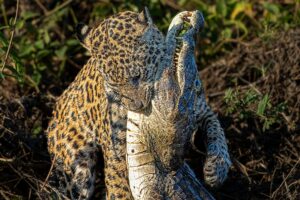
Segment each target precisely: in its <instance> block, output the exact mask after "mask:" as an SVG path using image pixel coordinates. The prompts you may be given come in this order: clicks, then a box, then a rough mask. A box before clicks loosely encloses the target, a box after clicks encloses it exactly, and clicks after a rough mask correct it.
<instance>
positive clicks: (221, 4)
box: [216, 0, 227, 17]
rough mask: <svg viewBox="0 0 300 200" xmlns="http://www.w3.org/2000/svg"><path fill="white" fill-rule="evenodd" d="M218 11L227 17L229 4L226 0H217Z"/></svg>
mask: <svg viewBox="0 0 300 200" xmlns="http://www.w3.org/2000/svg"><path fill="white" fill-rule="evenodd" d="M216 11H217V15H220V16H221V17H225V16H226V15H227V5H226V3H225V0H217V5H216Z"/></svg>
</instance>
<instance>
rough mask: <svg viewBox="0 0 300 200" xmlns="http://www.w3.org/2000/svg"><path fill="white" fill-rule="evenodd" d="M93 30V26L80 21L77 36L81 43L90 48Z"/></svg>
mask: <svg viewBox="0 0 300 200" xmlns="http://www.w3.org/2000/svg"><path fill="white" fill-rule="evenodd" d="M90 32H91V28H90V27H88V26H87V25H85V24H84V23H78V24H77V26H76V36H77V38H78V40H79V41H80V42H81V44H82V45H83V46H84V47H85V48H87V49H90V41H89V37H88V36H89V33H90Z"/></svg>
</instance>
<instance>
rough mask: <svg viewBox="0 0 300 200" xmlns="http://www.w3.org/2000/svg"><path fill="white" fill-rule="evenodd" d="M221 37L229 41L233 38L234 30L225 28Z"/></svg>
mask: <svg viewBox="0 0 300 200" xmlns="http://www.w3.org/2000/svg"><path fill="white" fill-rule="evenodd" d="M221 35H222V37H223V38H225V39H229V38H231V36H232V30H231V29H230V28H225V29H224V30H222V32H221Z"/></svg>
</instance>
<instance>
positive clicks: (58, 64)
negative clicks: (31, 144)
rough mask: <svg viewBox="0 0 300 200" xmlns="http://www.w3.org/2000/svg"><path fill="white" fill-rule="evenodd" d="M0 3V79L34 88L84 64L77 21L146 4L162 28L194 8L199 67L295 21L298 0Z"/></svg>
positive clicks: (32, 0)
mask: <svg viewBox="0 0 300 200" xmlns="http://www.w3.org/2000/svg"><path fill="white" fill-rule="evenodd" d="M0 2H1V17H0V30H1V32H0V42H1V48H0V56H1V58H2V59H1V63H0V65H1V67H2V70H1V71H0V79H2V80H3V79H4V78H5V77H8V76H10V77H14V78H15V79H16V80H17V81H18V83H19V84H20V85H21V86H24V85H26V86H27V88H28V89H30V88H33V89H35V90H36V91H38V92H39V91H40V90H41V89H43V88H41V87H42V83H43V82H47V81H49V80H51V81H52V80H53V79H54V80H56V79H61V78H62V77H61V76H62V75H63V74H64V72H65V70H66V65H71V66H72V68H74V69H75V70H72V71H74V73H76V72H77V71H78V69H80V68H81V66H82V64H83V63H84V60H85V59H82V57H86V53H85V52H84V50H83V48H82V47H81V46H80V44H79V42H78V41H77V40H76V38H75V36H74V27H75V25H76V24H77V23H78V22H85V23H87V24H92V23H93V22H95V21H98V20H102V19H104V18H105V17H107V16H109V15H111V14H114V13H117V12H120V11H124V10H132V11H140V10H141V9H142V8H143V7H144V6H147V7H148V8H149V10H150V12H151V15H152V17H153V19H154V21H155V23H156V24H157V26H158V27H159V28H160V29H161V30H162V31H163V32H164V33H165V32H166V30H167V27H168V25H169V23H170V21H171V19H172V17H173V16H174V15H175V14H176V13H177V12H179V11H181V10H194V9H198V10H200V11H202V12H203V14H204V17H205V20H206V25H205V29H204V30H203V31H202V33H201V36H200V38H201V39H200V40H199V43H200V44H199V49H198V51H197V61H198V63H199V66H200V67H201V68H205V66H207V65H208V64H209V63H210V62H211V61H212V60H214V59H216V58H217V57H218V56H221V55H223V54H226V53H227V52H230V51H232V50H233V49H234V48H235V47H236V45H237V43H242V42H243V41H245V40H246V41H247V40H250V39H251V38H254V37H262V38H264V39H265V40H268V38H269V37H270V35H272V33H274V32H275V31H276V30H283V29H285V30H286V29H289V28H291V27H295V26H297V25H299V18H300V17H299V16H300V13H299V12H300V11H299V10H300V9H299V6H300V3H299V0H297V1H293V0H283V1H278V2H277V1H260V0H254V1H238V0H229V1H225V0H215V1H201V0H179V1H173V0H147V1H138V0H135V1H133V0H112V1H109V0H99V1H93V0H87V1H79V0H66V1H59V0H21V1H20V2H19V13H18V15H17V16H15V11H16V3H17V1H16V0H14V1H12V0H9V1H8V0H6V1H5V0H1V1H0ZM12 33H13V38H12V42H11V46H10V45H9V44H10V40H11V36H12ZM8 46H10V51H9V53H8V55H7V58H6V53H7V49H8ZM3 69H6V70H3ZM46 74H47V75H46ZM44 77H47V78H44ZM64 78H67V77H64ZM67 80H68V79H67Z"/></svg>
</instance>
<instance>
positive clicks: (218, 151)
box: [178, 11, 231, 187]
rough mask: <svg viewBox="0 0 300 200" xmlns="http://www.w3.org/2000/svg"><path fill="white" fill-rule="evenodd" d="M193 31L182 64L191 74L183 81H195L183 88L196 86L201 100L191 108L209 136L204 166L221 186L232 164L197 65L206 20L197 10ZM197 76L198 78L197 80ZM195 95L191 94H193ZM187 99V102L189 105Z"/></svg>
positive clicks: (207, 178)
mask: <svg viewBox="0 0 300 200" xmlns="http://www.w3.org/2000/svg"><path fill="white" fill-rule="evenodd" d="M189 20H190V24H191V25H192V28H191V29H190V30H189V31H188V32H187V33H186V34H185V35H184V36H183V47H182V50H181V52H180V57H179V63H178V64H179V65H183V66H185V68H187V69H188V70H189V71H190V73H181V74H182V75H184V76H186V77H184V78H183V79H184V80H186V81H188V80H195V81H194V84H192V83H188V82H185V84H184V85H183V87H193V88H194V91H196V92H195V93H197V95H198V97H196V98H197V100H196V101H195V102H196V105H194V106H193V105H190V106H188V108H192V109H194V112H195V118H196V121H198V126H199V127H200V128H201V129H203V130H204V131H206V134H207V158H206V161H205V165H204V178H205V182H206V183H207V184H209V185H210V186H213V187H215V186H218V185H220V184H222V183H223V182H224V180H225V179H226V177H227V173H228V170H229V167H230V166H231V161H230V158H229V154H228V148H227V144H226V139H225V135H224V131H223V129H222V127H221V125H220V122H219V120H218V119H217V116H216V115H215V114H214V113H213V112H212V111H211V109H210V108H209V106H208V105H207V104H206V100H205V95H204V91H203V87H202V84H201V81H200V79H199V75H198V73H197V65H196V62H195V56H194V51H195V40H194V38H195V35H196V34H197V33H198V31H199V29H200V27H201V26H202V25H203V23H204V20H203V17H202V15H201V13H200V12H198V11H195V12H193V15H192V16H191V17H190V18H189ZM194 76H197V77H196V78H194ZM193 94H194V93H191V95H193ZM187 98H193V97H192V96H190V97H185V99H184V100H185V101H187V102H188V99H187Z"/></svg>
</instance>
